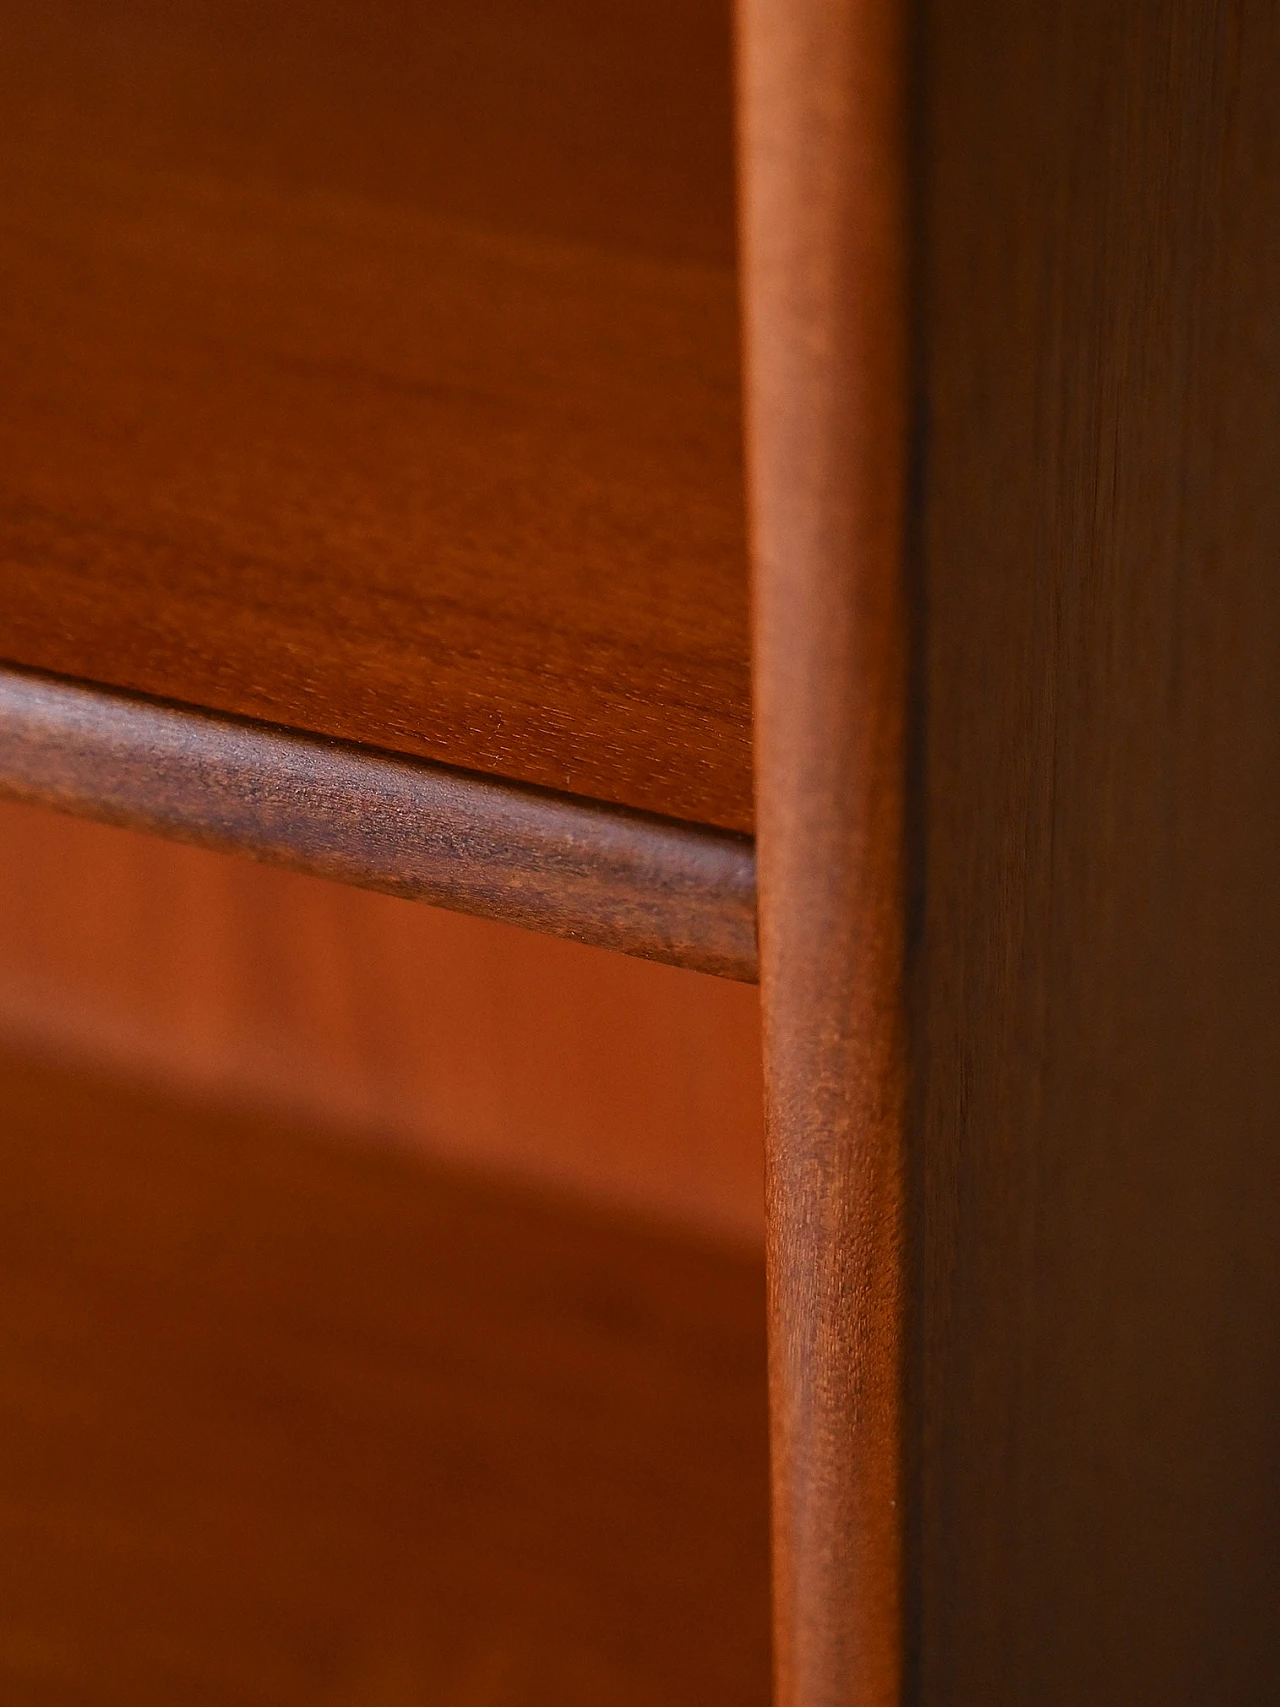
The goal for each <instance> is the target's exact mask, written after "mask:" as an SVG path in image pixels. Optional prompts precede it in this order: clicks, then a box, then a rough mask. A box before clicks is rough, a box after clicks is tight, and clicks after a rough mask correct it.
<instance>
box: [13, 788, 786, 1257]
mask: <svg viewBox="0 0 1280 1707" xmlns="http://www.w3.org/2000/svg"><path fill="white" fill-rule="evenodd" d="M9 1043H12V1044H13V1045H14V1046H15V1047H17V1046H19V1045H21V1046H22V1047H24V1048H26V1049H27V1050H28V1051H29V1052H31V1053H37V1052H38V1053H39V1054H40V1056H41V1057H42V1058H48V1059H52V1060H63V1061H67V1062H69V1063H75V1062H81V1063H84V1062H90V1063H93V1062H96V1063H99V1064H100V1065H102V1066H103V1067H109V1068H111V1069H112V1070H113V1071H116V1072H118V1073H119V1074H121V1075H122V1076H125V1075H127V1076H129V1077H130V1078H132V1079H134V1080H136V1081H137V1082H139V1083H142V1084H152V1085H154V1086H156V1087H157V1089H164V1090H167V1091H171V1092H173V1093H175V1094H181V1095H183V1096H185V1097H188V1098H193V1097H202V1098H204V1099H206V1100H208V1101H209V1102H211V1103H215V1104H218V1105H220V1106H230V1107H233V1108H234V1107H239V1108H249V1109H255V1110H274V1111H275V1112H277V1113H279V1114H281V1115H287V1116H288V1117H289V1118H291V1119H294V1120H296V1121H297V1122H299V1123H302V1124H305V1125H306V1126H307V1128H308V1129H309V1130H313V1131H316V1132H319V1133H328V1134H330V1135H331V1136H332V1137H333V1139H334V1141H335V1142H338V1141H358V1142H360V1143H364V1144H368V1145H374V1146H388V1145H389V1146H392V1147H394V1148H398V1149H405V1150H408V1151H410V1152H411V1153H413V1154H415V1155H418V1156H421V1157H423V1158H425V1159H427V1160H434V1161H436V1162H445V1163H448V1164H450V1165H461V1166H465V1167H467V1168H468V1169H470V1170H471V1171H473V1172H474V1173H476V1174H482V1175H484V1176H486V1177H489V1178H492V1179H496V1180H508V1181H518V1182H525V1183H527V1184H529V1185H531V1186H533V1187H534V1188H536V1189H538V1190H541V1191H553V1192H555V1193H558V1194H560V1195H562V1196H564V1197H566V1198H569V1199H574V1200H581V1201H584V1202H587V1203H591V1204H595V1205H598V1206H601V1207H606V1208H611V1209H614V1210H619V1211H622V1212H625V1213H626V1214H629V1215H632V1216H636V1217H640V1218H646V1219H649V1220H651V1221H653V1222H655V1223H657V1224H660V1225H667V1226H677V1227H683V1228H685V1229H687V1230H688V1231H689V1232H691V1233H692V1234H694V1235H696V1236H697V1237H700V1238H704V1239H708V1240H711V1239H715V1240H721V1241H726V1242H728V1243H730V1244H732V1245H736V1246H738V1247H740V1248H744V1249H746V1250H749V1251H755V1252H759V1251H761V1250H762V1249H763V1245H764V1177H763V1176H764V1134H763V1119H762V1114H761V1106H760V1098H761V1087H760V1040H759V1014H758V996H757V992H756V990H755V989H754V988H753V987H751V986H749V985H745V984H736V983H733V982H731V981H730V980H728V979H725V978H709V977H706V976H703V975H702V974H699V973H695V972H682V971H677V970H676V969H675V968H673V967H670V966H661V965H658V964H656V963H655V962H653V961H648V960H635V959H632V958H630V957H629V956H626V955H621V954H611V953H608V952H606V951H604V950H601V949H592V948H583V947H580V946H579V945H578V944H577V943H572V942H566V941H563V940H562V939H559V938H557V937H550V936H543V935H541V934H538V933H535V932H532V931H522V930H515V929H512V928H511V927H510V926H508V925H499V924H494V923H492V922H491V921H490V920H487V919H474V918H468V917H467V915H466V914H463V913H449V912H444V911H441V910H440V909H438V908H435V907H421V906H412V905H410V904H409V903H407V902H405V901H399V900H395V899H393V898H392V897H390V896H386V895H377V894H373V893H371V892H370V891H368V890H363V889H354V888H352V887H350V886H349V885H347V884H339V883H327V882H323V881H321V880H320V879H318V878H314V877H304V876H300V875H299V874H298V873H296V872H292V871H286V870H283V869H281V868H280V867H279V866H271V865H264V864H261V863H259V862H258V861H256V860H248V859H239V858H234V857H232V856H229V855H226V854H216V853H210V852H207V851H206V850H204V849H203V848H193V847H188V846H184V845H183V844H182V843H179V842H170V841H162V840H161V839H159V838H158V837H155V836H143V835H138V834H135V833H132V832H130V831H127V830H119V829H113V828H110V827H108V826H106V825H103V824H95V823H92V822H90V821H89V820H87V819H82V818H70V817H67V816H65V815H64V814H62V813H56V812H48V811H45V810H43V809H41V808H39V807H34V806H17V805H13V804H12V803H9V802H0V1046H4V1045H7V1044H9Z"/></svg>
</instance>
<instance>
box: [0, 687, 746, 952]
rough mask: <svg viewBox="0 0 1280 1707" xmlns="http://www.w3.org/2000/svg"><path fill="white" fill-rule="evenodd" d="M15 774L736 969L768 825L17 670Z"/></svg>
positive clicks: (41, 796) (378, 885)
mask: <svg viewBox="0 0 1280 1707" xmlns="http://www.w3.org/2000/svg"><path fill="white" fill-rule="evenodd" d="M0 793H3V794H5V795H7V796H8V797H9V798H10V799H15V800H26V801H32V802H36V803H39V804H42V805H46V806H53V807H57V808H58V809H60V810H62V811H68V812H79V813H83V814H85V815H88V816H91V817H97V818H101V819H104V820H105V821H107V822H109V823H115V824H122V825H126V826H129V827H132V828H136V829H145V830H150V831H153V832H157V833H160V834H164V835H170V836H177V837H180V838H181V839H183V840H186V841H192V842H197V843H200V844H202V845H203V846H206V847H213V848H220V849H225V850H230V851H238V852H244V853H251V854H253V855H254V856H255V857H257V858H259V859H270V860H275V861H278V862H280V863H283V864H287V865H291V866H294V867H296V868H297V869H299V870H302V871H308V872H312V873H314V874H315V875H317V876H321V877H331V878H336V879H338V880H339V881H341V882H345V883H357V884H360V885H362V886H363V887H365V888H369V889H379V890H382V891H383V892H385V893H387V894H391V895H399V896H402V897H404V898H406V899H409V900H416V901H426V902H429V903H431V904H432V905H435V906H439V907H455V908H457V909H459V910H460V911H463V912H470V913H477V914H481V915H483V916H485V917H487V918H494V919H501V920H504V921H505V922H507V923H509V924H517V925H522V926H524V927H525V928H526V929H529V930H545V931H551V932H553V933H554V934H556V935H559V936H567V937H572V938H573V939H574V940H575V941H578V942H586V943H592V944H594V945H596V946H597V947H602V948H617V949H621V950H623V952H625V953H633V954H640V955H642V956H644V957H645V958H647V959H650V960H665V961H668V962H670V963H672V964H674V965H680V966H690V967H694V968H696V969H698V970H700V971H705V972H715V973H718V974H720V975H722V976H725V977H736V978H741V979H745V980H747V981H750V980H751V979H752V978H754V976H755V862H754V853H753V849H752V844H751V840H750V838H749V837H746V836H736V835H732V834H730V833H728V832H726V831H715V830H709V829H701V828H695V827H694V826H692V825H690V824H682V823H678V822H676V821H674V820H669V819H661V818H656V817H653V816H651V815H648V814H644V813H639V812H628V811H627V810H625V809H624V808H620V807H608V806H604V805H602V804H601V803H600V802H598V801H587V800H574V799H572V798H570V797H567V796H564V795H556V794H552V793H551V792H549V791H548V790H543V789H533V788H521V787H519V786H518V785H516V784H513V783H506V782H500V781H497V780H494V779H492V778H487V777H480V776H475V775H469V774H468V773H466V772H462V771H455V770H452V769H450V768H448V767H446V766H443V765H432V764H429V763H427V762H425V761H423V760H414V759H408V758H400V757H397V756H395V755H392V754H389V753H377V752H373V751H370V750H369V749H368V748H365V747H358V746H355V745H353V744H349V743H341V742H336V741H325V740H321V739H319V738H317V737H314V736H307V735H299V734H297V733H296V732H294V731H292V730H285V729H278V728H274V727H271V726H270V725H265V724H260V723H251V722H248V721H246V720H238V719H233V718H220V717H213V716H211V715H208V714H206V713H203V712H199V711H195V710H192V709H191V708H190V707H181V706H174V705H168V704H164V703H162V702H160V701H155V700H143V699H137V698H131V697H128V696H126V695H122V694H113V693H110V692H107V691H105V690H102V689H98V688H94V687H90V686H87V685H86V684H84V683H77V682H67V681H63V680H60V679H58V678H55V677H50V676H45V675H37V674H35V673H33V672H30V671H23V670H3V669H0Z"/></svg>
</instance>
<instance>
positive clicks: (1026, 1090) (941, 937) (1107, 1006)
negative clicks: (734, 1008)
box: [914, 0, 1280, 1707]
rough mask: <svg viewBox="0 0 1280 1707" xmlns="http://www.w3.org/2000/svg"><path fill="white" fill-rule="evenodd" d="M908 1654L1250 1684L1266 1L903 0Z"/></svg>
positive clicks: (1267, 1478)
mask: <svg viewBox="0 0 1280 1707" xmlns="http://www.w3.org/2000/svg"><path fill="white" fill-rule="evenodd" d="M927 16H928V37H927V44H926V48H927V51H926V53H925V55H924V87H923V90H922V100H923V111H922V133H923V147H924V149H925V151H926V167H925V182H924V183H923V184H922V207H921V230H920V233H919V240H920V244H921V250H922V257H923V260H924V269H923V276H924V288H923V291H922V299H921V321H922V327H923V352H922V361H923V375H922V380H923V385H922V389H923V391H924V393H925V395H926V400H927V410H928V420H927V433H923V434H922V468H921V481H920V490H921V495H922V501H923V517H922V549H923V562H922V565H921V579H922V586H923V601H922V603H923V608H924V610H927V636H926V641H927V644H926V651H925V657H924V666H923V671H922V674H923V683H922V687H923V707H922V710H923V724H924V733H925V758H926V769H925V776H924V779H923V797H922V808H923V816H924V819H925V823H926V835H925V840H924V844H923V850H922V858H923V864H922V874H921V875H922V890H923V919H922V924H921V936H920V969H921V991H920V1013H921V1035H920V1039H919V1074H920V1078H919V1087H918V1090H919V1098H920V1107H921V1117H922V1127H921V1131H920V1144H921V1157H920V1159H921V1172H922V1180H921V1186H922V1196H923V1208H922V1241H921V1243H922V1251H923V1267H922V1272H921V1275H920V1286H921V1297H920V1312H921V1343H920V1351H919V1355H920V1365H919V1407H920V1409H919V1415H918V1417H917V1419H916V1427H917V1430H918V1453H919V1458H920V1477H921V1482H922V1496H921V1506H920V1511H919V1514H918V1531H919V1534H918V1551H919V1560H918V1578H917V1582H918V1587H917V1595H918V1623H917V1643H918V1647H917V1652H918V1656H919V1659H918V1665H919V1671H918V1676H917V1678H916V1681H915V1690H914V1698H915V1699H917V1700H919V1701H921V1702H922V1703H927V1704H928V1707H1027V1704H1028V1703H1035V1704H1036V1707H1139V1704H1141V1707H1146V1704H1151V1707H1156V1704H1159V1707H1192V1704H1195V1707H1202V1704H1203V1703H1206V1702H1213V1703H1214V1704H1215V1707H1257V1704H1258V1703H1261V1702H1264V1701H1275V1700H1277V1699H1280V1617H1278V1616H1277V1607H1278V1605H1280V1452H1278V1450H1277V1448H1278V1446H1280V1143H1278V1142H1277V1138H1278V1135H1280V861H1278V856H1277V849H1280V107H1278V106H1277V100H1276V68H1277V65H1280V8H1277V7H1276V6H1275V5H1274V4H1273V3H1272V0H1223V3H1221V4H1217V5H1204V4H1198V3H1194V0H1168V3H1164V4H1158V5H1157V4H1125V5H1116V4H1114V3H1112V0H1078V3H1073V4H1070V5H1065V6H1064V5H1061V4H1059V3H1057V0H983V3H981V4H977V5H975V4H971V3H965V4H960V3H958V0H933V3H931V4H930V5H929V6H928V8H927Z"/></svg>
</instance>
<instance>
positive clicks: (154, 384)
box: [0, 0, 752, 830]
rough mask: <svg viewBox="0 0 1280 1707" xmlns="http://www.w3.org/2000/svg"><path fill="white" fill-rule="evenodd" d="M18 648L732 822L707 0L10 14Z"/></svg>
mask: <svg viewBox="0 0 1280 1707" xmlns="http://www.w3.org/2000/svg"><path fill="white" fill-rule="evenodd" d="M0 582H2V585H3V597H2V598H0V658H3V659H7V660H10V661H13V662H18V663H24V664H28V665H33V666H37V667H40V668H43V669H48V670H52V671H56V672H59V673H62V674H66V675H72V676H79V677H83V678H86V679H88V680H95V681H102V682H106V683H109V684H111V685H114V686H118V687H123V688H128V689H132V690H136V691H141V692H146V693H153V694H158V695H161V696H165V697H170V698H174V699H180V700H185V701H187V702H189V703H192V704H197V705H207V706H210V707H212V708H213V709H215V710H219V711H227V712H235V713H239V714H243V715H246V716H252V717H260V718H265V719H269V720H274V721H278V722H281V723H286V724H289V725H291V726H292V727H295V728H302V729H310V730H313V731H317V732H319V733H321V734H325V735H334V736H340V737H343V738H346V739H352V740H359V741H367V742H370V743H372V744H374V745H377V746H382V747H387V748H392V749H394V750H397V751H401V752H406V753H413V754H417V755H420V756H423V757H427V758H433V759H438V760H442V761H444V762H446V763H451V764H456V765H461V766H466V767H468V768H472V769H477V770H483V771H488V772H491V773H495V774H498V775H504V776H510V777H513V778H516V779H517V780H520V781H525V782H533V783H537V784H540V785H543V786H546V787H551V788H560V789H565V790H567V791H569V792H571V793H576V794H583V795H591V796H595V797H598V798H601V799H604V800H609V801H613V802H617V803H621V804H624V805H629V806H637V807H641V808H644V809H647V810H651V811H657V812H665V813H670V814H673V815H675V816H678V817H685V818H690V819H693V820H700V821H705V822H708V823H714V824H718V825H720V826H722V827H726V828H731V829H740V830H747V829H750V827H751V816H752V805H751V745H750V704H749V698H750V696H749V680H748V656H747V652H748V644H747V584H746V553H745V544H744V517H743V499H742V476H741V425H740V418H739V379H738V321H737V303H736V279H735V273H734V203H733V168H732V116H731V108H730V41H729V15H728V4H727V0H617V3H615V4H610V5H607V6H600V5H598V4H593V3H590V0H550V3H549V4H545V5H538V6H530V5H528V4H527V3H524V0H483V4H479V3H475V0H433V3H432V4H430V5H407V4H404V3H403V0H370V3H369V4H366V5H362V6H359V7H353V6H352V5H351V4H349V3H348V0H311V3H309V4H307V5H306V6H304V7H299V6H296V5H286V4H280V3H279V0H264V3H263V4H261V5H245V4H243V3H242V0H189V3H186V4H183V5H181V6H154V5H145V4H141V3H139V0H101V3H91V0H6V3H5V5H4V6H3V8H2V9H0Z"/></svg>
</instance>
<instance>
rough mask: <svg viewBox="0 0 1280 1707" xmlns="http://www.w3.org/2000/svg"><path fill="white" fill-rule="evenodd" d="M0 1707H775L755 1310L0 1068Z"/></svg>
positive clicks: (591, 1231)
mask: <svg viewBox="0 0 1280 1707" xmlns="http://www.w3.org/2000/svg"><path fill="white" fill-rule="evenodd" d="M0 1109H2V1110H3V1119H4V1132H5V1142H4V1145H3V1149H2V1150H0V1188H2V1189H0V1227H2V1230H3V1236H2V1237H0V1278H2V1280H3V1285H0V1362H2V1364H3V1368H4V1383H3V1388H2V1390H0V1413H2V1414H0V1429H2V1431H3V1440H4V1451H3V1453H0V1523H2V1524H3V1531H4V1534H5V1537H6V1545H5V1547H4V1548H3V1549H0V1596H2V1598H3V1604H4V1620H3V1628H2V1629H0V1693H2V1694H3V1696H4V1699H5V1700H6V1701H23V1702H26V1701H31V1702H35V1701H42V1702H44V1701H47V1702H50V1703H53V1702H70V1701H73V1700H74V1701H77V1702H79V1701H84V1702H89V1701H92V1702H94V1703H98V1704H101V1707H116V1704H119V1707H125V1704H126V1703H127V1704H128V1707H150V1704H152V1703H155V1704H156V1707H160V1704H162V1703H163V1704H164V1707H168V1704H170V1703H172V1702H174V1701H189V1702H200V1703H202V1704H204V1707H220V1704H222V1703H226V1704H227V1707H231V1704H232V1703H234V1704H235V1707H259V1704H260V1707H267V1704H268V1703H270V1704H271V1707H292V1704H293V1703H297V1704H298V1707H302V1704H304V1703H305V1704H307V1707H311V1704H312V1703H315V1702H317V1701H325V1702H333V1703H335V1704H339V1703H351V1704H352V1707H355V1704H356V1703H366V1702H367V1703H377V1704H380V1703H387V1704H388V1707H390V1704H392V1703H399V1702H409V1701H441V1702H458V1703H463V1702H480V1701H494V1702H496V1701H503V1702H507V1701H512V1702H514V1701H520V1702H523V1703H527V1704H528V1707H542V1704H543V1703H546V1704H548V1707H550V1704H552V1703H554V1707H597V1704H598V1703H601V1702H609V1703H617V1704H619V1707H649V1704H650V1703H653V1702H657V1701H662V1702H665V1703H669V1704H670V1707H695V1704H696V1707H704V1704H705V1703H708V1702H717V1703H719V1702H723V1703H732V1704H734V1707H765V1703H767V1701H768V1699H769V1655H768V1646H769V1644H768V1535H767V1531H768V1518H767V1512H768V1497H767V1465H766V1458H767V1450H766V1430H765V1359H764V1307H763V1290H764V1277H763V1272H762V1266H761V1264H760V1262H759V1261H758V1259H754V1258H748V1257H739V1256H735V1255H733V1254H731V1253H729V1254H726V1253H722V1252H718V1251H715V1250H712V1249H703V1248H702V1247H700V1246H698V1245H696V1244H687V1243H685V1242H682V1241H681V1240H679V1239H677V1238H673V1237H666V1236H663V1235H660V1234H654V1233H649V1232H646V1231H644V1230H642V1229H638V1228H636V1227H633V1226H631V1225H629V1224H627V1223H626V1222H618V1221H612V1220H610V1219H608V1218H607V1217H603V1216H598V1215H593V1214H591V1213H587V1212H582V1211H575V1210H571V1209H564V1208H560V1207H557V1206H555V1205H551V1204H546V1203H542V1202H540V1201H539V1200H538V1199H536V1198H528V1199H525V1198H523V1197H521V1196H518V1195H516V1194H514V1193H513V1194H507V1193H505V1192H503V1191H501V1190H491V1189H485V1188H482V1187H479V1186H477V1185H474V1184H471V1183H468V1182H466V1181H463V1180H458V1179H450V1178H448V1177H444V1176H438V1175H432V1174H429V1173H427V1172H426V1171H425V1170H422V1169H420V1168H418V1167H416V1166H414V1165H412V1164H410V1163H409V1162H407V1161H406V1160H404V1159H402V1158H397V1157H395V1156H390V1155H387V1154H385V1153H384V1154H381V1155H378V1154H371V1153H368V1152H364V1153H362V1152H360V1151H359V1150H356V1149H352V1150H342V1149H326V1148H324V1147H322V1146H320V1145H319V1144H317V1143H314V1142H311V1141H309V1140H308V1139H307V1138H306V1136H305V1135H303V1134H298V1133H296V1132H293V1131H290V1130H288V1129H285V1128H282V1127H277V1126H272V1125H271V1124H270V1123H268V1122H264V1121H261V1120H258V1121H252V1120H231V1119H225V1118H220V1117H218V1116H216V1115H214V1114H212V1113H209V1112H200V1111H198V1110H192V1109H189V1108H183V1107H181V1106H179V1105H175V1104H169V1103H163V1102H159V1101H155V1100H150V1099H147V1098H144V1097H141V1096H138V1095H134V1094H130V1093H127V1092H124V1091H121V1090H119V1089H117V1088H112V1087H111V1086H109V1085H106V1084H102V1083H93V1082H89V1081H86V1080H83V1079H81V1080H75V1079H72V1078H69V1077H67V1076H65V1075H59V1074H55V1073H52V1072H49V1071H47V1070H40V1071H37V1070H35V1069H32V1068H30V1067H24V1066H21V1065H19V1064H17V1063H14V1062H12V1061H8V1060H6V1061H3V1062H0Z"/></svg>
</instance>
